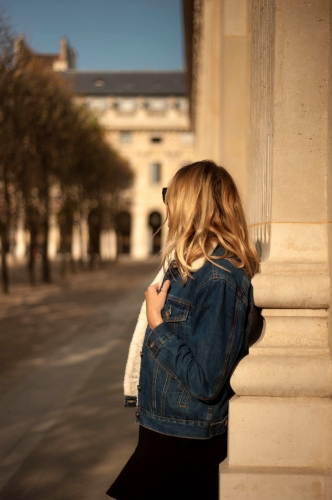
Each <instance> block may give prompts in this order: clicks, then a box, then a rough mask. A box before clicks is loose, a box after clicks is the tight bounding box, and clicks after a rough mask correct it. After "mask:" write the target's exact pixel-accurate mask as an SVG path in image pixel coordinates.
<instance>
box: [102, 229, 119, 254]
mask: <svg viewBox="0 0 332 500" xmlns="http://www.w3.org/2000/svg"><path fill="white" fill-rule="evenodd" d="M116 246H117V243H116V234H115V231H114V229H104V230H102V231H101V233H100V257H101V259H102V260H115V259H116V256H117V249H116Z"/></svg>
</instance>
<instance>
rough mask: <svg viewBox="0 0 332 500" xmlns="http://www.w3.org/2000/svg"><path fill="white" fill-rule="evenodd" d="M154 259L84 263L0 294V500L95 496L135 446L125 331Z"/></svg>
mask: <svg viewBox="0 0 332 500" xmlns="http://www.w3.org/2000/svg"><path fill="white" fill-rule="evenodd" d="M157 268H158V263H157V261H151V262H144V263H131V262H120V263H118V264H110V265H108V266H107V267H106V268H105V269H98V270H95V271H92V272H91V271H84V272H83V271H80V272H79V273H77V274H76V275H70V276H69V277H67V278H66V279H64V278H62V279H60V278H57V279H55V282H54V284H52V285H48V286H45V285H40V286H37V287H34V288H31V287H29V286H28V285H25V284H22V283H23V281H22V272H23V270H22V269H21V270H20V269H15V270H14V273H13V274H14V279H13V282H14V284H13V286H12V291H11V294H10V295H9V296H8V297H7V296H0V345H1V349H0V499H1V500H67V499H68V500H69V499H70V500H88V499H89V500H99V499H106V498H108V497H107V496H106V495H105V491H106V489H107V488H108V487H109V485H110V484H111V482H112V481H113V480H114V479H115V477H116V476H117V474H118V473H119V471H120V470H121V468H122V467H123V465H124V463H125V462H126V461H127V459H128V458H129V456H130V455H131V453H132V452H133V450H134V448H135V445H136V442H137V433H138V426H136V425H135V423H134V411H135V410H133V409H127V408H126V409H125V408H123V393H122V380H123V372H124V367H125V361H126V355H127V351H128V346H129V342H130V338H131V335H132V332H133V328H134V326H135V322H136V318H137V314H138V311H139V308H140V304H141V302H142V299H143V292H144V289H145V288H146V286H147V284H148V283H149V282H150V281H151V280H152V279H153V277H154V275H155V274H156V272H157Z"/></svg>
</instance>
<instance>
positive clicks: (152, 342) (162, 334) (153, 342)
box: [147, 322, 175, 358]
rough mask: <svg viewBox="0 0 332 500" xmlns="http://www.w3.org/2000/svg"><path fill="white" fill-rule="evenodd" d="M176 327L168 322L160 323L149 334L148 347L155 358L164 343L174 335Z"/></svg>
mask: <svg viewBox="0 0 332 500" xmlns="http://www.w3.org/2000/svg"><path fill="white" fill-rule="evenodd" d="M174 335H175V333H174V329H173V327H172V325H169V324H168V323H167V322H163V323H160V325H158V326H156V328H154V329H153V330H152V331H151V333H150V334H149V336H148V340H147V347H148V349H149V351H150V353H151V355H152V356H153V357H154V358H155V357H156V356H157V354H158V351H159V349H160V348H161V347H162V345H163V344H164V343H165V342H166V341H167V340H168V339H169V338H171V337H174Z"/></svg>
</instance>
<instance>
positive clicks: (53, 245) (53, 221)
mask: <svg viewBox="0 0 332 500" xmlns="http://www.w3.org/2000/svg"><path fill="white" fill-rule="evenodd" d="M49 221H50V222H49V224H50V229H49V234H48V257H49V258H50V259H55V257H56V255H57V249H58V247H59V240H60V232H59V226H58V224H57V217H56V215H55V214H52V215H51V216H50V219H49Z"/></svg>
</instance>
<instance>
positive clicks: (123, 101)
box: [114, 97, 137, 113]
mask: <svg viewBox="0 0 332 500" xmlns="http://www.w3.org/2000/svg"><path fill="white" fill-rule="evenodd" d="M114 107H115V109H117V110H118V111H120V112H121V113H133V112H134V111H136V109H137V100H136V99H133V98H132V97H128V98H119V99H117V100H116V101H115V102H114Z"/></svg>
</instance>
